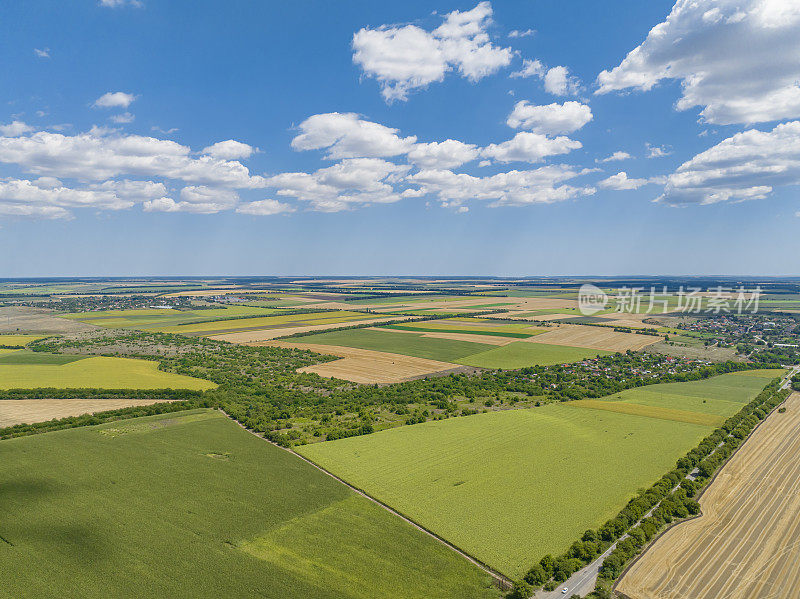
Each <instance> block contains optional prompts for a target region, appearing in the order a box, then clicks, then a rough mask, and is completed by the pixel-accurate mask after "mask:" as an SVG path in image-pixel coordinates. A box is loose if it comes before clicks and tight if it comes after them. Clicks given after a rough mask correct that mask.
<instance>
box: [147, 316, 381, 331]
mask: <svg viewBox="0 0 800 599" xmlns="http://www.w3.org/2000/svg"><path fill="white" fill-rule="evenodd" d="M371 318H378V316H375V315H372V314H364V313H362V312H350V311H347V310H341V311H336V312H315V313H311V314H284V315H277V316H265V317H263V318H243V319H238V320H217V321H214V322H205V323H197V324H186V325H180V326H172V327H160V328H157V329H153V330H155V331H158V332H161V333H179V334H181V333H182V334H195V335H198V334H199V335H219V334H221V333H227V332H234V331H250V330H255V329H274V328H283V327H298V326H309V325H317V324H335V323H339V322H341V323H345V324H346V323H348V322H350V321H353V320H369V319H371Z"/></svg>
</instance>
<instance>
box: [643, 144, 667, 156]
mask: <svg viewBox="0 0 800 599" xmlns="http://www.w3.org/2000/svg"><path fill="white" fill-rule="evenodd" d="M645 146H646V147H647V157H648V158H663V157H664V156H669V155H670V154H672V150H670V149H669V148H667V146H654V145H652V144H650V143H645Z"/></svg>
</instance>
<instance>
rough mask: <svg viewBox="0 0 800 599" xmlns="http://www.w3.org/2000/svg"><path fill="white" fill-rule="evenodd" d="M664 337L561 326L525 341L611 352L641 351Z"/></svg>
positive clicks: (591, 327)
mask: <svg viewBox="0 0 800 599" xmlns="http://www.w3.org/2000/svg"><path fill="white" fill-rule="evenodd" d="M661 340H662V337H654V336H650V335H637V334H636V333H617V332H616V331H614V330H613V329H607V328H603V327H593V326H584V325H579V324H561V325H558V327H556V328H553V329H551V330H548V331H547V332H546V333H542V334H541V335H536V336H534V337H529V338H528V339H523V341H526V342H528V343H547V344H549V345H571V346H573V347H588V348H590V349H605V350H609V351H626V350H629V349H631V350H639V349H642V348H643V347H647V346H648V345H652V344H653V343H658V342H659V341H661Z"/></svg>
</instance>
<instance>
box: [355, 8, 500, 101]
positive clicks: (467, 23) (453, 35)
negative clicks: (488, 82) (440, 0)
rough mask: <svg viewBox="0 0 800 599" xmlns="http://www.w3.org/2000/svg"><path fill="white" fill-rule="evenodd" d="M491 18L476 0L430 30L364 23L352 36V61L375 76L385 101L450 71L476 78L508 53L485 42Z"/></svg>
mask: <svg viewBox="0 0 800 599" xmlns="http://www.w3.org/2000/svg"><path fill="white" fill-rule="evenodd" d="M491 17H492V5H491V4H490V3H489V2H480V3H479V4H478V5H477V6H475V8H473V9H472V10H468V11H458V10H454V11H453V12H451V13H449V14H447V15H446V16H445V18H444V22H443V23H442V24H441V25H440V26H439V27H437V28H436V29H434V30H433V31H427V30H425V29H422V28H421V27H418V26H416V25H404V26H389V25H383V26H381V27H378V28H376V29H369V28H364V29H361V30H359V31H358V32H356V33H355V35H353V62H354V63H356V64H357V65H359V66H360V67H361V69H362V70H363V72H364V74H365V75H367V76H368V77H374V78H375V79H377V80H378V82H379V83H380V84H381V93H382V94H383V97H384V98H385V99H386V100H387V101H392V100H406V99H407V98H408V94H409V92H411V91H413V90H416V89H419V88H423V87H426V86H427V85H429V84H430V83H433V82H436V81H442V80H443V79H444V77H445V74H446V73H448V72H450V71H458V72H459V74H461V76H462V77H466V78H467V79H469V80H470V81H473V82H474V81H478V80H480V79H482V78H483V77H486V76H487V75H491V74H492V73H495V72H496V71H497V70H499V69H500V68H502V67H505V66H508V65H509V64H510V62H511V58H512V56H513V52H512V50H511V49H510V48H502V47H499V46H496V45H494V44H492V43H491V41H490V38H489V34H488V33H487V32H486V29H487V27H488V25H489V24H490V23H491Z"/></svg>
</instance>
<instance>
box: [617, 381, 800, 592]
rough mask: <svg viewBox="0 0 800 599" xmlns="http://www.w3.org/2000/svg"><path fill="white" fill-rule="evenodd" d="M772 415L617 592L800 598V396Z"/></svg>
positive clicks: (642, 558) (634, 565) (790, 400)
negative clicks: (693, 515)
mask: <svg viewBox="0 0 800 599" xmlns="http://www.w3.org/2000/svg"><path fill="white" fill-rule="evenodd" d="M784 405H785V406H786V412H785V413H779V412H777V411H775V412H773V413H772V414H771V415H770V416H769V417H768V418H767V420H766V421H765V422H764V423H763V424H762V425H761V426H760V427H759V428H758V429H757V430H756V431H755V433H753V436H752V437H750V439H748V440H747V441H746V442H745V444H744V445H743V446H742V448H741V449H740V450H739V451H738V452H737V453H736V455H734V456H733V458H731V460H730V461H729V462H728V463H727V464H726V465H725V466H724V467H723V469H722V470H721V471H720V474H719V476H718V477H717V478H716V480H715V481H714V482H713V483H712V484H711V486H710V487H709V488H708V490H707V491H706V492H705V493H704V494H703V496H702V497H701V498H700V505H701V507H702V512H703V515H702V516H701V517H699V518H697V519H694V520H690V521H688V522H685V523H682V524H679V525H677V526H676V527H675V528H672V529H671V530H669V531H667V532H666V534H664V535H663V536H662V537H661V538H660V539H658V540H657V541H656V542H655V543H654V544H653V546H652V547H651V548H650V549H649V550H648V551H647V552H646V553H645V554H644V555H643V556H642V557H641V558H640V559H639V560H638V561H637V562H635V563H634V564H633V566H632V567H631V568H630V570H629V571H628V572H627V573H626V574H625V575H624V576H623V577H622V579H621V580H620V582H619V584H618V586H617V590H618V591H620V592H621V593H624V595H626V596H627V597H629V598H630V599H767V598H769V599H794V598H796V597H798V596H800V459H798V456H800V394H798V393H794V394H793V395H792V396H791V397H790V398H789V399H788V400H787V401H786V403H785V404H784Z"/></svg>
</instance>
